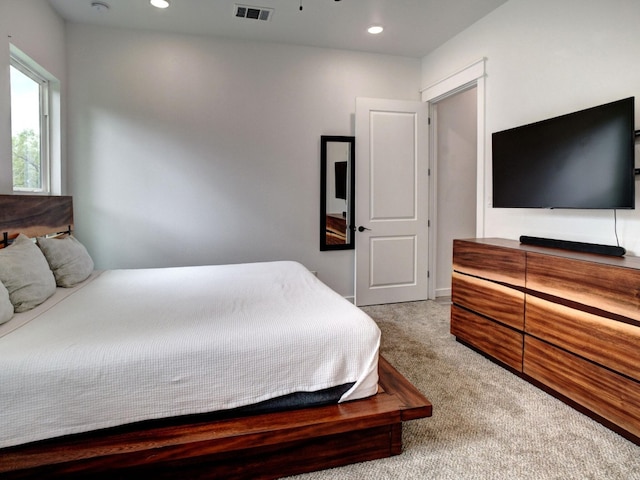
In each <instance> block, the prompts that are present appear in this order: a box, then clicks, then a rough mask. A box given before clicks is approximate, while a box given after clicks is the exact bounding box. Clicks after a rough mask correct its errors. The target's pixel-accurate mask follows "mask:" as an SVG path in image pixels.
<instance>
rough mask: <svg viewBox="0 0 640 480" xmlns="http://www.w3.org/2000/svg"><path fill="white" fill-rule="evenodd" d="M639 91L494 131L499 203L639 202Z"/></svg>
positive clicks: (596, 205) (613, 205)
mask: <svg viewBox="0 0 640 480" xmlns="http://www.w3.org/2000/svg"><path fill="white" fill-rule="evenodd" d="M634 140H635V137H634V97H630V98H626V99H623V100H618V101H616V102H612V103H607V104H605V105H599V106H597V107H593V108H588V109H586V110H581V111H579V112H574V113H569V114H567V115H562V116H559V117H555V118H550V119H548V120H543V121H540V122H536V123H532V124H529V125H523V126H520V127H516V128H511V129H509V130H504V131H501V132H496V133H493V134H492V148H493V207H494V208H584V209H618V208H620V209H630V208H635V159H634Z"/></svg>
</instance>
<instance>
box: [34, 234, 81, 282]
mask: <svg viewBox="0 0 640 480" xmlns="http://www.w3.org/2000/svg"><path fill="white" fill-rule="evenodd" d="M37 242H38V246H39V247H40V250H42V253H44V256H45V258H46V259H47V262H49V267H50V268H51V271H52V272H53V275H54V277H55V279H56V284H57V285H58V286H59V287H67V288H68V287H73V286H74V285H77V284H78V283H80V282H82V281H83V280H86V279H87V278H88V277H89V275H91V272H93V259H92V258H91V256H90V255H89V252H87V249H86V248H85V247H84V245H82V244H81V243H80V242H79V241H78V240H77V239H76V238H75V237H72V236H66V237H63V238H45V237H38V239H37Z"/></svg>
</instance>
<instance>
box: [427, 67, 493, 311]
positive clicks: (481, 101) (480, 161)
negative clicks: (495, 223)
mask: <svg viewBox="0 0 640 480" xmlns="http://www.w3.org/2000/svg"><path fill="white" fill-rule="evenodd" d="M486 60H487V59H486V58H484V57H483V58H481V59H480V60H477V61H476V62H473V63H472V64H470V65H468V66H466V67H464V68H462V69H460V70H458V71H456V72H454V73H452V74H451V75H449V76H447V77H446V78H444V79H442V80H440V81H438V82H436V83H434V84H432V85H430V86H428V87H426V88H424V89H422V90H421V91H420V93H421V94H422V101H423V102H427V103H429V117H430V118H433V117H432V113H433V110H434V105H435V104H437V103H438V102H439V101H441V100H444V99H445V98H447V97H450V96H452V95H455V94H456V93H460V92H463V91H465V90H468V89H470V88H473V87H476V88H477V90H476V101H477V117H478V118H477V133H476V139H477V148H476V151H477V154H476V237H479V238H481V237H484V235H485V233H484V232H485V214H484V198H485V144H486V142H485V94H486V90H485V78H486V72H485V68H486ZM434 127H435V122H431V121H430V122H429V152H428V156H429V171H430V172H431V173H430V175H429V221H430V227H431V228H429V245H428V264H429V282H428V295H429V299H432V300H433V299H435V298H436V285H435V283H436V282H435V279H436V271H435V270H436V256H437V252H438V250H437V249H438V245H437V240H436V237H437V235H436V229H437V228H438V227H437V225H438V224H437V205H438V204H437V202H438V198H437V191H438V190H437V184H436V183H437V182H436V178H437V175H436V174H435V173H436V171H437V170H436V169H437V165H436V158H437V155H436V153H437V152H436V150H435V147H436V142H435V139H434V138H433V137H434V135H433V130H434Z"/></svg>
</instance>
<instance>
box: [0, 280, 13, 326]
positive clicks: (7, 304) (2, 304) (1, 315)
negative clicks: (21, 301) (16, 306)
mask: <svg viewBox="0 0 640 480" xmlns="http://www.w3.org/2000/svg"><path fill="white" fill-rule="evenodd" d="M11 317H13V303H11V300H10V299H9V291H8V290H7V287H5V286H4V285H3V284H2V283H0V324H3V323H4V322H8V321H9V320H11Z"/></svg>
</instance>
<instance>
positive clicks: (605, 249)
mask: <svg viewBox="0 0 640 480" xmlns="http://www.w3.org/2000/svg"><path fill="white" fill-rule="evenodd" d="M520 243H524V244H525V245H536V246H538V247H550V248H562V249H564V250H573V251H575V252H585V253H597V254H600V255H609V256H612V257H622V256H624V254H625V253H627V251H626V250H625V249H624V248H623V247H617V246H615V245H599V244H597V243H585V242H572V241H570V240H555V239H553V238H542V237H527V236H526V235H522V236H521V237H520Z"/></svg>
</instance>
